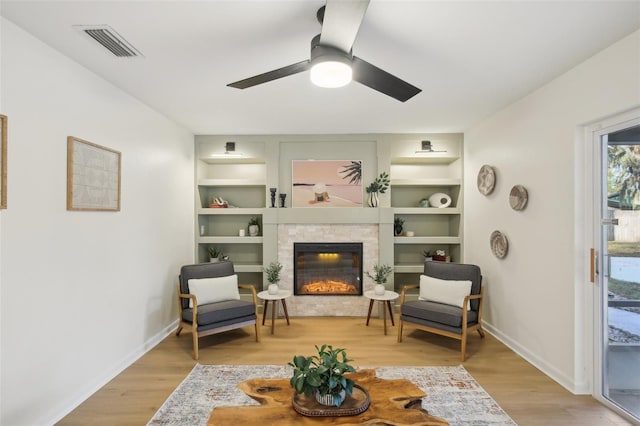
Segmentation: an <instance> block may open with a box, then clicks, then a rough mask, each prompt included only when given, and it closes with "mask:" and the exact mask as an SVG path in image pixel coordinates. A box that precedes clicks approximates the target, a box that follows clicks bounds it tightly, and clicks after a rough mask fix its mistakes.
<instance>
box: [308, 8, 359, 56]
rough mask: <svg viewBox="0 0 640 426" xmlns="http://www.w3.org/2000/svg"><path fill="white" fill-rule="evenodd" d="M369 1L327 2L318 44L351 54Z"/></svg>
mask: <svg viewBox="0 0 640 426" xmlns="http://www.w3.org/2000/svg"><path fill="white" fill-rule="evenodd" d="M368 6H369V0H327V5H326V6H325V11H324V19H323V21H322V33H321V34H320V44H322V45H323V46H332V47H335V48H338V49H340V50H342V51H343V52H347V53H349V52H351V47H352V46H353V42H354V41H355V39H356V35H357V34H358V30H359V29H360V24H361V23H362V19H363V18H364V14H365V12H366V11H367V7H368Z"/></svg>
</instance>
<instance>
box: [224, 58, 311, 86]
mask: <svg viewBox="0 0 640 426" xmlns="http://www.w3.org/2000/svg"><path fill="white" fill-rule="evenodd" d="M310 64H311V63H310V62H309V60H308V59H307V60H306V61H302V62H298V63H297V64H292V65H287V66H286V67H282V68H278V69H277V70H273V71H269V72H265V73H264V74H259V75H254V76H253V77H249V78H245V79H244V80H240V81H236V82H235V83H230V84H227V86H229V87H235V88H236V89H246V88H247V87H252V86H257V85H258V84H262V83H267V82H269V81H273V80H277V79H279V78H282V77H287V76H290V75H293V74H298V73H300V72H303V71H306V70H308V69H309V67H310Z"/></svg>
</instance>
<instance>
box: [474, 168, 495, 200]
mask: <svg viewBox="0 0 640 426" xmlns="http://www.w3.org/2000/svg"><path fill="white" fill-rule="evenodd" d="M476 184H477V185H478V191H480V193H481V194H482V195H489V194H491V192H493V188H494V187H495V185H496V171H495V169H494V168H493V167H491V166H489V165H487V164H485V165H484V166H482V167H480V171H479V172H478V179H477V182H476Z"/></svg>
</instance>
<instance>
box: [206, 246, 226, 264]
mask: <svg viewBox="0 0 640 426" xmlns="http://www.w3.org/2000/svg"><path fill="white" fill-rule="evenodd" d="M207 250H208V251H209V262H211V263H214V262H219V261H220V258H221V257H222V256H223V254H222V249H220V247H217V246H213V247H209V248H208V249H207Z"/></svg>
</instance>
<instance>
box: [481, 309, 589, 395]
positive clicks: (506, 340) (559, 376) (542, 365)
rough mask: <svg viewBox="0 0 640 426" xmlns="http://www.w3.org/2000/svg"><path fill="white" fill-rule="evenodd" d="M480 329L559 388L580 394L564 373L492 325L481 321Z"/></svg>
mask: <svg viewBox="0 0 640 426" xmlns="http://www.w3.org/2000/svg"><path fill="white" fill-rule="evenodd" d="M482 328H483V329H484V330H486V331H487V332H488V333H489V334H491V335H492V336H493V337H495V338H496V339H498V340H499V341H500V342H502V343H503V344H504V345H505V346H507V347H508V348H509V349H511V350H512V351H514V352H515V353H517V354H518V355H520V356H521V357H522V358H524V359H525V360H526V361H527V362H528V363H529V364H531V365H533V366H534V367H536V368H537V369H538V370H540V371H542V372H543V373H544V374H546V375H547V376H549V377H550V378H551V379H553V380H554V381H556V382H557V383H558V384H559V385H560V386H562V387H563V388H565V389H566V390H568V391H569V392H571V393H572V394H574V395H579V394H582V392H580V391H579V388H580V387H581V386H576V384H575V383H574V382H573V380H572V379H571V378H570V377H567V376H566V375H565V374H564V373H562V372H561V371H559V370H558V369H557V368H555V367H554V366H552V365H550V364H549V363H547V362H546V361H545V360H543V359H541V358H540V357H538V356H537V355H536V354H535V353H533V352H531V351H530V350H529V349H527V348H525V347H524V346H522V345H520V344H519V343H518V342H516V341H515V340H513V339H511V338H510V337H509V336H507V335H506V334H504V333H503V332H502V331H500V330H498V329H497V328H495V327H494V326H493V325H491V324H489V323H487V322H485V321H482Z"/></svg>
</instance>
